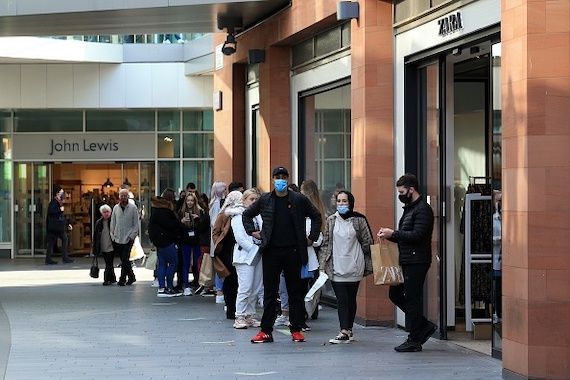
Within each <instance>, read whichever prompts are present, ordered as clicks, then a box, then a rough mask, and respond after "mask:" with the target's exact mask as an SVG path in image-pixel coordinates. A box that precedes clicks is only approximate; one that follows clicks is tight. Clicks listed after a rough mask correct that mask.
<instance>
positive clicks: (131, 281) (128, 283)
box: [126, 277, 137, 285]
mask: <svg viewBox="0 0 570 380" xmlns="http://www.w3.org/2000/svg"><path fill="white" fill-rule="evenodd" d="M136 281H137V279H136V278H134V277H133V278H129V280H128V281H127V282H126V284H127V285H132V284H133V282H136Z"/></svg>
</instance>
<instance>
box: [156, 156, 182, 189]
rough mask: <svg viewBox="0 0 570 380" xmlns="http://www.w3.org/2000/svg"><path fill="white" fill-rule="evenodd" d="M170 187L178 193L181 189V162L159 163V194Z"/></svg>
mask: <svg viewBox="0 0 570 380" xmlns="http://www.w3.org/2000/svg"><path fill="white" fill-rule="evenodd" d="M167 187H170V188H171V189H173V190H174V191H176V190H177V189H178V188H179V187H180V162H179V161H158V192H159V193H162V192H163V191H164V189H166V188H167Z"/></svg>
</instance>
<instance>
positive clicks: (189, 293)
mask: <svg viewBox="0 0 570 380" xmlns="http://www.w3.org/2000/svg"><path fill="white" fill-rule="evenodd" d="M184 295H185V296H191V295H192V289H190V288H184Z"/></svg>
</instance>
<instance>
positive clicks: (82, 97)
mask: <svg viewBox="0 0 570 380" xmlns="http://www.w3.org/2000/svg"><path fill="white" fill-rule="evenodd" d="M99 91H100V88H99V65H98V64H85V65H73V103H74V107H76V108H99Z"/></svg>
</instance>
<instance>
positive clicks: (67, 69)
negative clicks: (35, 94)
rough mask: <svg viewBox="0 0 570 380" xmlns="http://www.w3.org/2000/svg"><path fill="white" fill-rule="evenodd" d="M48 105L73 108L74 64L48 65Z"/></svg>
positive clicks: (49, 106)
mask: <svg viewBox="0 0 570 380" xmlns="http://www.w3.org/2000/svg"><path fill="white" fill-rule="evenodd" d="M46 73H47V76H46V86H47V90H46V94H47V96H46V97H47V99H46V106H47V107H48V108H73V65H60V64H56V65H47V71H46Z"/></svg>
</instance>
